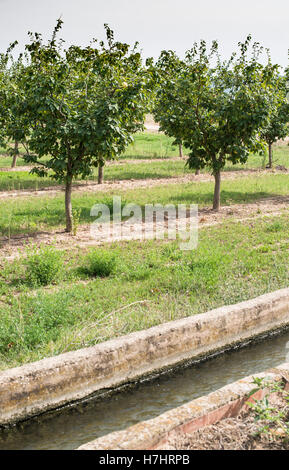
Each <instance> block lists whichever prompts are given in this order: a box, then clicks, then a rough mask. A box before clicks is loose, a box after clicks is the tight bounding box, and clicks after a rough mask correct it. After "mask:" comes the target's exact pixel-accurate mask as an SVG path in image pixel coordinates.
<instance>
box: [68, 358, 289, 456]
mask: <svg viewBox="0 0 289 470" xmlns="http://www.w3.org/2000/svg"><path fill="white" fill-rule="evenodd" d="M253 377H271V378H274V379H285V380H286V382H287V383H288V382H289V363H288V364H281V365H280V366H278V367H276V368H274V369H269V370H268V371H266V372H261V373H259V374H254V375H251V376H249V377H245V378H243V379H241V380H238V381H237V382H234V383H232V384H229V385H226V386H225V387H222V388H220V389H218V390H216V391H215V392H212V393H210V394H209V395H206V396H203V397H200V398H197V399H195V400H192V401H191V402H189V403H186V404H185V405H182V406H179V407H177V408H173V409H172V410H169V411H166V412H165V413H163V414H161V415H159V416H157V417H156V418H153V419H150V420H148V421H142V422H140V423H138V424H135V425H133V426H130V427H129V428H127V429H124V430H122V431H117V432H113V433H110V434H107V435H105V436H103V437H100V438H98V439H96V440H94V441H91V442H88V443H87V444H83V445H82V446H80V447H79V448H78V449H77V450H147V449H162V446H164V445H165V443H166V442H167V440H168V439H169V438H170V437H172V436H175V435H178V434H180V433H183V432H193V431H195V430H197V429H199V428H201V427H203V426H206V425H208V424H214V423H216V422H218V421H220V420H221V419H223V418H225V417H229V416H230V417H232V416H236V415H237V414H238V413H239V411H240V410H241V408H242V407H243V406H244V405H245V403H246V401H248V395H249V394H250V392H251V391H252V390H253V389H254V388H255V385H254V384H253ZM263 393H264V392H263V391H259V392H257V393H255V394H253V395H252V396H251V397H250V400H251V399H252V398H261V397H262V395H263Z"/></svg>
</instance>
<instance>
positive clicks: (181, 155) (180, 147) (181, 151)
mask: <svg viewBox="0 0 289 470" xmlns="http://www.w3.org/2000/svg"><path fill="white" fill-rule="evenodd" d="M179 156H180V158H183V144H182V142H180V143H179Z"/></svg>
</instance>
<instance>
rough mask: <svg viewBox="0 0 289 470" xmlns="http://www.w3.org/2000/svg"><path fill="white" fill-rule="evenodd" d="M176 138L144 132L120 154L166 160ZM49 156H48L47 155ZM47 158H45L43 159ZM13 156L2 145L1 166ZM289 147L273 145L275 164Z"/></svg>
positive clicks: (255, 163) (256, 158)
mask: <svg viewBox="0 0 289 470" xmlns="http://www.w3.org/2000/svg"><path fill="white" fill-rule="evenodd" d="M173 141H174V139H173V138H171V137H168V136H166V135H164V134H161V133H148V132H143V133H139V134H136V135H135V136H134V142H133V143H132V144H130V145H129V146H128V148H127V149H126V151H125V152H124V153H123V154H122V155H120V160H122V159H143V160H153V159H159V158H163V159H164V160H166V159H169V158H171V157H178V156H179V149H178V146H176V145H173ZM19 152H20V157H19V158H18V160H17V166H21V165H26V163H25V162H24V161H23V158H21V157H22V156H23V155H24V154H25V150H24V148H23V146H21V144H20V145H19ZM183 152H184V155H187V154H188V150H187V149H186V148H184V150H183ZM47 158H48V157H47ZM43 160H45V159H43ZM267 160H268V157H267V155H266V154H265V155H264V156H260V155H251V156H250V158H249V160H248V162H247V163H246V164H245V165H242V164H239V165H230V164H228V165H227V169H229V170H231V169H232V168H234V169H242V168H260V167H261V168H265V166H266V163H267ZM11 161H12V157H11V156H10V155H8V153H7V151H5V150H4V149H3V148H1V147H0V168H1V167H3V168H8V167H10V166H11ZM288 161H289V147H288V144H285V143H281V144H278V145H277V144H275V145H274V146H273V163H274V164H275V165H283V166H288Z"/></svg>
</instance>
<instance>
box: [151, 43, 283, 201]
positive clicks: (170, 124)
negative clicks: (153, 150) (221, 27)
mask: <svg viewBox="0 0 289 470" xmlns="http://www.w3.org/2000/svg"><path fill="white" fill-rule="evenodd" d="M250 43H251V37H250V36H249V37H248V38H247V40H246V42H245V43H244V44H239V46H240V53H239V55H237V54H233V55H232V57H231V58H230V60H229V61H223V62H222V61H221V59H220V57H219V54H218V44H217V43H216V42H213V44H212V47H211V49H210V50H208V49H207V45H206V43H205V41H201V43H200V45H197V44H195V45H194V46H193V48H192V49H191V50H189V51H187V53H186V56H185V59H184V60H182V61H181V60H180V59H178V58H177V57H176V56H175V54H172V53H168V52H166V51H164V52H163V53H162V54H161V56H160V58H159V60H158V63H157V67H158V68H159V69H160V74H161V77H162V79H161V86H160V87H159V88H158V92H157V96H156V104H155V109H154V115H155V119H156V120H157V121H158V122H159V123H160V126H161V130H163V131H164V132H165V133H167V134H168V135H170V136H172V137H175V138H176V139H177V140H182V141H183V143H184V145H185V146H186V147H187V148H188V149H189V150H190V153H189V159H188V165H189V167H190V168H193V169H201V168H205V167H209V168H211V170H212V173H213V174H214V176H215V177H218V180H219V174H220V171H221V170H222V169H223V168H224V167H225V164H226V161H230V162H232V163H233V164H236V163H245V162H246V161H247V159H248V156H249V153H250V151H252V150H255V151H256V150H259V151H261V150H262V149H263V147H262V144H261V142H260V141H259V133H260V129H261V128H262V127H263V126H264V125H266V123H267V121H268V116H269V106H268V104H269V99H270V96H271V93H272V92H273V85H272V82H271V81H270V78H271V76H272V74H274V73H275V70H276V68H277V66H275V65H272V64H271V62H270V61H268V64H267V65H266V66H263V65H262V64H261V63H259V62H258V60H259V57H260V54H261V52H262V49H261V48H260V47H259V45H258V44H254V45H253V51H252V53H251V55H250V54H249V50H250V49H249V48H250ZM216 187H217V184H216ZM216 196H217V198H218V199H219V195H218V194H216ZM218 205H219V201H217V203H216V208H217V209H218ZM214 206H215V201H214Z"/></svg>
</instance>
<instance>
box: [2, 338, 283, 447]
mask: <svg viewBox="0 0 289 470" xmlns="http://www.w3.org/2000/svg"><path fill="white" fill-rule="evenodd" d="M288 341H289V332H286V333H284V334H283V335H281V336H278V337H274V338H271V339H267V340H265V341H263V342H261V343H258V344H255V345H251V346H247V347H246V348H243V349H241V350H236V351H234V352H231V353H226V354H222V355H221V356H219V357H217V358H214V359H211V360H209V361H207V362H203V363H200V364H198V365H195V366H191V367H189V368H187V369H182V370H178V371H176V372H175V373H174V374H170V375H164V376H162V377H159V378H157V379H155V380H154V381H151V382H146V383H142V384H138V385H137V386H136V387H134V388H132V389H130V390H126V391H124V392H122V393H118V394H115V395H113V396H112V397H110V398H108V399H106V400H101V401H94V402H93V401H91V402H88V403H86V404H83V405H80V406H78V407H77V408H74V409H73V408H70V409H66V410H63V412H62V413H60V414H57V415H54V416H53V415H50V416H49V417H46V418H45V419H43V418H42V419H41V420H36V419H35V420H31V421H30V422H29V423H25V424H23V425H21V426H17V427H16V428H15V429H13V430H10V431H4V432H2V434H0V449H63V450H64V449H76V448H77V447H79V446H80V445H81V444H84V443H85V442H88V441H91V440H93V439H96V438H97V437H100V436H103V435H104V434H107V433H109V432H112V431H116V430H119V429H124V428H126V427H127V426H130V425H132V424H135V423H137V422H139V421H142V420H145V419H150V418H153V417H155V416H157V415H159V414H160V413H163V412H164V411H167V410H169V409H170V408H175V407H176V406H180V405H182V404H184V403H186V402H188V401H190V400H193V399H194V398H197V397H199V396H201V395H205V394H207V393H210V392H212V391H214V390H216V389H217V388H220V387H223V386H224V385H227V384H229V383H231V382H234V381H235V380H238V379H240V378H242V377H245V376H247V375H250V374H253V373H256V372H261V371H264V370H266V369H268V368H270V367H274V366H277V365H279V364H281V363H283V362H285V361H286V356H287V355H288V352H289V351H288V348H287V345H289V342H288ZM287 343H288V344H287Z"/></svg>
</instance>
